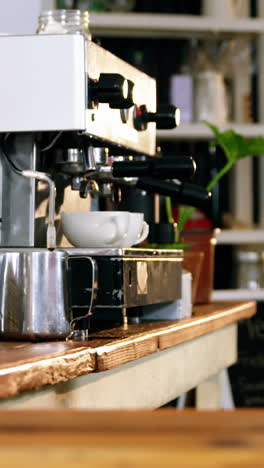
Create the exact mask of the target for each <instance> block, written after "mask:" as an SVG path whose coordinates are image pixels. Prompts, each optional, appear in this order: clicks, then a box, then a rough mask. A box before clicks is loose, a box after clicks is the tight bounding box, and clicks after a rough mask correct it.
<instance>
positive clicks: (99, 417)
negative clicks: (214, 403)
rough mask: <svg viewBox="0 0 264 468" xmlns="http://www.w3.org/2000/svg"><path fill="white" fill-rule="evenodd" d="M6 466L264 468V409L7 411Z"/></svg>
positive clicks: (0, 422)
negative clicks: (224, 410)
mask: <svg viewBox="0 0 264 468" xmlns="http://www.w3.org/2000/svg"><path fill="white" fill-rule="evenodd" d="M0 460H1V466H3V467H8V468H14V467H18V466H19V467H21V468H26V467H27V468H33V467H34V468H35V466H36V465H37V466H38V468H44V467H45V468H58V466H63V468H84V467H88V466H89V467H93V468H103V467H104V468H105V467H108V468H120V467H129V468H132V467H145V468H148V467H149V468H150V467H151V468H152V467H154V468H158V467H159V468H160V467H168V468H171V467H180V468H212V467H214V468H238V467H239V468H253V467H254V468H263V460H264V411H263V410H235V411H234V412H231V411H230V412H197V411H193V410H185V411H180V412H176V410H172V409H169V410H167V409H161V410H158V411H154V412H147V411H133V412H128V411H124V412H121V411H114V412H113V411H108V412H103V411H100V412H97V411H74V410H71V411H68V410H63V411H57V410H45V411H23V410H19V411H11V410H6V411H0Z"/></svg>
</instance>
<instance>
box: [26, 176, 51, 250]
mask: <svg viewBox="0 0 264 468" xmlns="http://www.w3.org/2000/svg"><path fill="white" fill-rule="evenodd" d="M20 174H21V175H22V176H23V177H26V178H28V179H37V180H42V181H43V182H46V183H47V184H48V187H49V213H48V227H47V248H48V249H55V247H56V228H55V195H56V187H55V183H54V181H53V180H52V179H51V177H50V176H49V174H46V173H45V172H39V171H32V170H27V169H26V170H22V171H20Z"/></svg>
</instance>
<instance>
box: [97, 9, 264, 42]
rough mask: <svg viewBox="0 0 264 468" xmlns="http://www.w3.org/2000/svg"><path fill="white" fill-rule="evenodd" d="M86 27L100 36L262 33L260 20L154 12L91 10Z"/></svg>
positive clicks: (263, 29) (213, 35)
mask: <svg viewBox="0 0 264 468" xmlns="http://www.w3.org/2000/svg"><path fill="white" fill-rule="evenodd" d="M90 27H91V32H92V33H93V34H94V35H98V36H104V37H111V36H112V37H151V38H155V39H157V38H166V37H167V38H168V37H170V38H173V37H175V38H177V37H180V38H189V37H199V38H205V37H206V38H208V37H209V38H210V37H211V38H215V37H216V36H219V35H221V36H223V37H234V36H237V35H238V36H240V37H241V36H243V37H254V36H255V35H256V34H262V33H263V31H264V20H263V19H252V18H241V19H227V20H225V21H223V20H221V19H218V18H213V17H209V16H198V15H174V14H170V15H167V14H158V13H152V14H148V13H91V16H90Z"/></svg>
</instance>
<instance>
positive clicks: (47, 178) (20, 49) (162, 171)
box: [0, 34, 208, 340]
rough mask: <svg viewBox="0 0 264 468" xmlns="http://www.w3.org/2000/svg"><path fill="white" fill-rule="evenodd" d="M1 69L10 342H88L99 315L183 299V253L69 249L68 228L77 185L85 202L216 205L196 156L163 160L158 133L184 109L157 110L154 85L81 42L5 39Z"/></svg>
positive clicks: (4, 295)
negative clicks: (126, 192)
mask: <svg viewBox="0 0 264 468" xmlns="http://www.w3.org/2000/svg"><path fill="white" fill-rule="evenodd" d="M0 61H1V63H2V70H1V74H0V98H1V107H0V136H1V159H0V169H1V170H0V179H1V197H0V198H1V203H0V206H1V223H0V245H1V248H0V336H1V337H2V338H4V339H6V338H11V339H13V338H15V339H32V340H37V339H53V338H64V337H66V336H69V334H70V333H71V332H73V331H75V335H77V336H79V337H83V338H87V333H88V331H87V330H88V326H89V325H88V317H89V315H90V314H91V312H92V311H93V310H94V309H102V310H104V311H107V313H109V314H111V311H112V310H114V309H118V310H120V311H121V314H122V315H123V317H126V315H127V310H129V308H131V307H137V306H142V305H146V304H151V303H161V302H166V301H171V300H176V299H178V298H180V297H181V281H180V278H181V261H182V252H180V251H158V250H154V251H153V250H147V249H75V248H69V247H65V246H64V245H63V244H61V240H60V236H59V229H57V228H58V224H59V220H60V213H61V211H62V210H63V211H67V209H68V210H69V211H70V209H71V208H70V205H69V206H68V205H67V203H68V201H67V200H66V198H67V197H66V196H65V194H66V192H67V191H68V188H69V189H70V194H72V195H70V198H71V196H75V194H76V193H77V192H79V194H80V197H81V198H84V199H85V198H86V197H87V195H88V194H92V195H98V196H111V194H112V190H113V188H114V187H115V186H116V184H121V185H122V184H124V185H126V184H129V185H131V186H137V187H139V188H142V189H144V190H147V191H150V192H154V193H161V194H165V195H171V196H175V197H177V199H179V202H184V203H186V204H193V205H196V204H198V205H200V206H201V205H202V204H206V203H207V202H208V194H207V192H205V191H204V190H202V189H199V190H198V189H197V188H196V187H194V186H192V185H188V183H187V184H185V183H184V182H183V181H184V180H186V179H187V180H188V179H189V178H190V177H191V175H192V174H193V172H194V170H195V165H194V162H193V160H192V159H191V158H175V160H172V159H170V160H168V159H167V158H159V157H157V150H156V129H157V128H173V127H175V126H176V125H177V123H178V120H179V111H178V110H177V109H175V108H173V107H171V106H170V107H168V108H167V109H165V108H159V107H158V108H157V105H156V82H155V80H154V79H153V78H151V77H149V76H147V75H146V74H145V73H143V72H141V71H139V70H137V69H136V68H134V67H133V66H131V65H129V64H128V63H126V62H124V61H123V60H121V59H119V58H117V57H116V56H114V55H113V54H111V53H110V52H108V51H107V50H105V49H103V48H102V47H100V46H99V45H97V44H95V43H94V42H92V41H91V40H90V39H89V38H87V37H85V36H84V35H82V34H43V35H40V34H35V35H28V36H2V37H0ZM167 179H170V180H171V182H168V181H167ZM46 187H48V190H46ZM76 191H77V192H76ZM47 200H49V203H47ZM67 207H68V208H67ZM88 208H89V205H88V201H87V209H88ZM55 218H56V220H55ZM91 229H92V226H91ZM56 230H57V233H56ZM56 234H57V237H56ZM175 284H176V286H175ZM80 318H81V319H80ZM71 336H73V335H71Z"/></svg>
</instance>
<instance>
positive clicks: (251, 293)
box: [212, 289, 264, 301]
mask: <svg viewBox="0 0 264 468" xmlns="http://www.w3.org/2000/svg"><path fill="white" fill-rule="evenodd" d="M212 301H264V289H217V290H215V291H213V295H212Z"/></svg>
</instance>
